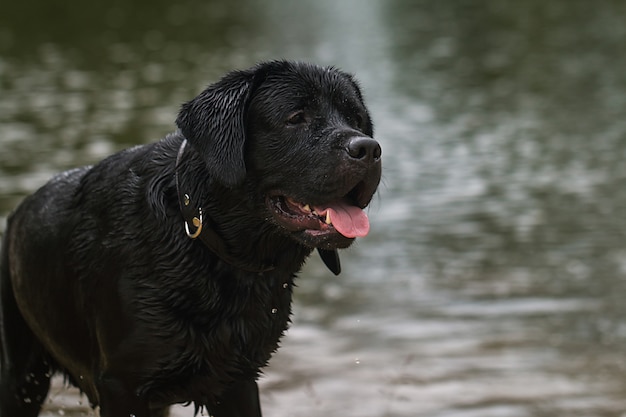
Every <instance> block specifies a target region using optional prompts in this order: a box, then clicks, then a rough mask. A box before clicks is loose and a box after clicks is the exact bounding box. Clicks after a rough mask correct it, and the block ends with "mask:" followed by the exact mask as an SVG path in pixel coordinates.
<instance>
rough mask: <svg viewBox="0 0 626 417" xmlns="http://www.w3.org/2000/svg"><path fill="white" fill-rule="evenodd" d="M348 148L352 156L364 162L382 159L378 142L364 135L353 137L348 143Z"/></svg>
mask: <svg viewBox="0 0 626 417" xmlns="http://www.w3.org/2000/svg"><path fill="white" fill-rule="evenodd" d="M346 150H347V151H348V155H350V157H351V158H353V159H358V160H362V161H364V162H376V161H378V160H379V159H380V155H381V153H382V150H381V148H380V145H379V144H378V142H376V141H375V140H374V139H372V138H368V137H364V136H356V137H353V138H351V139H350V140H349V141H348V144H347V145H346Z"/></svg>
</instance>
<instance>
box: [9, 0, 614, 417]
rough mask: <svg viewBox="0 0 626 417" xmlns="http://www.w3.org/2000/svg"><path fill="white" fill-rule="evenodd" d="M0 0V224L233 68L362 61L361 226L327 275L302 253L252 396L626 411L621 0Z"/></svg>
mask: <svg viewBox="0 0 626 417" xmlns="http://www.w3.org/2000/svg"><path fill="white" fill-rule="evenodd" d="M5 3H6V4H3V6H2V9H3V10H2V13H0V231H2V230H3V229H4V223H5V218H6V215H7V214H8V212H9V211H10V210H11V209H12V208H13V207H14V206H15V205H16V204H18V203H19V201H20V200H21V199H22V198H23V197H24V196H25V195H26V194H28V193H30V192H32V191H34V190H35V189H36V188H37V187H39V186H41V185H42V184H43V183H44V182H45V181H46V180H47V179H48V178H49V177H50V176H51V175H52V174H53V173H55V172H58V171H60V170H64V169H67V168H70V167H74V166H78V165H82V164H88V163H93V162H95V161H98V160H99V159H101V158H103V157H105V156H106V155H108V154H110V153H112V152H114V151H117V150H120V149H123V148H125V147H129V146H132V145H135V144H137V143H144V142H148V141H154V140H158V139H159V138H161V137H162V136H164V135H165V134H166V133H168V132H170V131H172V130H173V126H174V125H173V121H174V118H175V115H176V112H177V110H178V107H179V105H180V103H181V102H182V101H184V100H187V99H189V98H191V97H193V96H194V95H195V94H196V93H197V92H198V91H199V90H200V89H201V88H202V87H203V86H204V85H206V84H208V83H209V82H212V81H214V80H216V79H217V78H218V77H219V76H220V75H221V74H223V73H224V72H225V71H227V70H229V69H232V68H242V67H247V66H250V65H252V64H253V63H255V62H257V61H259V60H263V59H273V58H292V59H299V60H310V61H315V62H318V63H321V64H332V65H336V66H339V67H341V68H343V69H345V70H347V71H350V72H353V73H355V74H356V75H357V77H358V78H359V79H360V80H361V84H362V87H363V89H364V91H365V94H366V99H367V101H368V103H369V105H370V108H371V110H372V113H373V116H374V120H375V123H376V133H377V135H376V136H377V138H378V140H379V141H380V142H381V144H382V146H383V153H384V155H383V158H384V184H383V185H382V187H381V190H380V193H379V198H377V199H376V201H375V202H374V203H373V205H372V207H371V208H370V210H369V215H370V218H371V221H372V232H371V234H370V236H368V237H367V238H365V239H362V240H361V241H360V242H358V244H357V245H355V246H354V247H353V248H351V249H349V250H347V251H345V252H344V254H343V265H344V273H343V274H342V275H341V276H340V277H334V276H331V275H330V274H329V272H327V271H326V270H325V269H324V268H323V266H322V264H321V262H320V261H319V260H318V259H316V258H312V259H311V261H310V262H309V264H308V265H307V266H306V268H305V270H304V271H303V273H302V274H301V275H302V276H301V278H300V279H299V281H298V283H299V287H298V289H297V294H296V300H295V307H294V310H295V316H294V324H293V326H292V328H291V330H289V332H288V334H287V337H286V338H285V339H284V343H283V346H282V348H281V350H280V351H279V352H278V354H276V356H275V357H274V359H273V360H272V362H271V366H270V367H269V368H268V369H267V372H266V374H265V376H264V377H263V378H262V380H261V386H262V401H263V403H264V412H265V414H266V415H268V416H289V417H298V416H311V415H331V416H335V415H341V416H344V417H350V416H359V417H369V416H372V417H373V416H390V417H391V416H394V417H395V416H406V417H416V416H417V417H422V416H424V417H426V416H428V417H527V416H528V417H530V416H532V417H544V416H546V417H548V416H550V417H551V416H559V417H560V416H569V417H576V416H580V417H582V416H585V417H589V416H599V417H600V416H606V417H609V416H611V417H613V416H617V417H622V416H626V377H625V375H626V356H625V354H626V321H625V319H626V302H625V301H624V298H625V293H626V163H625V162H624V161H625V160H626V54H625V53H624V51H626V25H624V22H625V21H626V3H624V2H621V1H606V2H600V3H592V2H582V1H566V0H556V1H549V2H548V1H546V2H542V1H526V0H520V1H516V2H505V1H499V0H487V1H483V2H474V1H455V2H452V1H449V2H448V1H446V2H444V1H440V2H436V1H419V0H418V1H413V0H371V1H370V0H365V1H357V0H341V1H331V0H319V1H301V2H282V1H278V0H271V1H265V0H264V1H261V0H237V1H229V2H227V1H211V2H199V1H192V0H183V1H179V2H170V1H163V0H151V1H149V2H148V1H144V0H133V1H127V2H117V1H113V2H111V1H106V2H105V1H102V0H96V1H95V2H79V1H77V0H66V1H65V2H62V3H61V2H47V1H43V0H24V1H19V2H5ZM50 397H51V398H50V400H49V401H48V403H47V404H46V410H45V412H44V413H43V414H44V415H45V416H47V417H50V416H58V415H65V416H79V415H87V414H88V413H91V412H90V411H88V409H87V408H86V405H85V404H86V400H85V399H84V398H81V397H79V396H78V394H77V393H75V392H73V391H71V390H66V389H64V388H63V387H62V384H61V383H60V382H59V381H57V383H56V384H55V386H54V387H53V389H52V391H51V396H50ZM174 413H175V415H177V416H187V415H191V410H190V409H183V408H177V409H176V410H175V412H174ZM88 415H93V414H88Z"/></svg>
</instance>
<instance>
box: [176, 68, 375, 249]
mask: <svg viewBox="0 0 626 417" xmlns="http://www.w3.org/2000/svg"><path fill="white" fill-rule="evenodd" d="M176 123H177V125H178V127H179V128H180V130H181V132H182V134H183V135H184V136H185V137H186V138H187V139H188V140H189V142H190V143H191V144H192V146H193V147H194V148H195V149H196V150H197V151H198V152H199V153H200V154H201V155H202V156H203V158H204V160H205V162H206V166H207V170H208V172H209V174H210V176H211V178H212V180H213V181H216V182H218V183H219V184H221V185H222V186H224V187H227V188H230V189H238V188H244V189H247V190H250V189H253V190H254V192H253V193H254V194H255V197H254V199H255V202H256V204H257V207H256V210H257V212H258V215H259V217H261V218H263V219H264V221H270V222H272V223H273V224H274V225H275V226H276V228H277V229H278V230H279V231H280V232H281V233H282V234H286V235H288V236H290V237H292V238H293V239H295V240H296V241H298V242H299V243H301V244H304V245H306V246H308V247H312V248H318V249H322V250H333V249H336V248H342V247H347V246H349V245H350V243H351V242H352V241H353V240H354V238H356V237H361V236H365V235H366V234H367V233H368V231H369V221H368V218H367V215H366V214H365V213H364V212H363V209H364V208H365V207H366V206H367V205H368V204H369V202H370V200H371V199H372V196H373V195H374V192H375V191H376V188H377V186H378V183H379V181H380V175H381V160H380V157H381V148H380V146H379V144H378V142H376V141H375V140H374V139H373V138H372V135H373V127H372V121H371V119H370V115H369V113H368V111H367V108H366V107H365V104H364V102H363V97H362V95H361V92H360V89H359V87H358V85H357V84H356V82H355V80H354V79H353V78H352V76H350V75H348V74H346V73H344V72H342V71H339V70H337V69H334V68H322V67H317V66H313V65H309V64H302V63H292V62H286V61H274V62H269V63H264V64H260V65H258V66H256V67H254V68H252V69H249V70H246V71H235V72H232V73H230V74H228V75H226V76H225V77H224V78H223V79H222V80H220V81H219V82H217V83H215V84H213V85H211V86H209V87H208V88H207V89H206V90H205V91H203V92H202V93H201V94H200V95H199V96H198V97H196V98H195V99H193V100H191V101H190V102H188V103H186V104H184V105H183V107H182V110H181V112H180V114H179V116H178V119H177V121H176Z"/></svg>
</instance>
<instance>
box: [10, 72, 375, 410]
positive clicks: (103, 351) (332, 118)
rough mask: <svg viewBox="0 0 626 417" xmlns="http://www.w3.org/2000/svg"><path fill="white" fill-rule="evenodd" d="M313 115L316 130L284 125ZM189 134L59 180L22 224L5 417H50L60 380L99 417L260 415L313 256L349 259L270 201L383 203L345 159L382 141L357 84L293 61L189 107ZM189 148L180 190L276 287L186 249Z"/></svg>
mask: <svg viewBox="0 0 626 417" xmlns="http://www.w3.org/2000/svg"><path fill="white" fill-rule="evenodd" d="M298 109H304V120H298V119H297V118H296V119H295V120H293V119H291V121H290V122H288V123H286V122H285V121H286V120H290V119H289V117H290V115H292V114H293V112H294V111H297V110H298ZM177 125H178V127H179V129H180V130H179V131H178V132H176V133H174V134H171V135H169V136H167V137H166V138H165V139H163V140H162V141H160V142H157V143H154V144H147V145H143V146H138V147H135V148H132V149H128V150H125V151H123V152H120V153H117V154H115V155H113V156H111V157H109V158H107V159H105V160H104V161H102V162H100V163H98V164H96V165H94V166H92V167H83V168H78V169H75V170H72V171H68V172H64V173H61V174H59V175H58V176H56V177H55V178H53V179H52V180H51V181H50V182H49V183H48V184H46V185H45V186H44V187H42V188H41V189H39V190H38V191H37V192H36V193H34V194H33V195H31V196H29V197H28V198H26V199H25V200H24V202H23V203H22V204H21V205H20V207H19V208H18V209H16V211H15V212H14V213H13V214H12V215H11V216H10V218H9V221H8V226H7V230H6V233H5V236H4V241H3V244H2V258H1V265H0V268H1V269H0V274H1V276H0V303H1V309H0V417H34V416H37V415H38V413H39V409H40V404H41V403H42V401H43V400H44V399H45V397H46V395H47V391H48V387H49V380H50V375H51V374H52V373H53V372H57V371H59V372H63V373H65V374H66V375H67V376H68V378H69V379H70V380H71V381H72V382H73V383H74V384H75V385H77V386H78V387H80V389H81V390H82V391H84V392H85V393H86V394H87V395H88V397H89V399H90V401H91V402H92V404H93V405H100V408H101V415H102V417H120V416H128V415H131V414H132V415H135V416H137V417H148V416H164V415H167V406H169V405H170V404H173V403H184V402H194V403H195V404H196V406H197V407H199V406H205V407H207V409H208V410H209V412H210V413H211V415H213V416H216V417H233V416H260V415H261V412H260V407H259V400H258V389H257V385H256V378H257V377H258V374H259V369H260V368H262V367H263V366H264V365H266V363H267V361H268V360H269V358H270V356H271V354H272V353H273V352H274V351H275V350H276V348H277V347H278V343H279V339H280V337H281V336H282V335H283V332H284V331H285V329H286V328H287V326H288V322H289V316H290V312H291V307H290V304H291V296H292V288H293V279H294V275H295V273H296V272H297V271H298V270H299V269H300V268H301V267H302V265H303V263H304V261H305V258H306V257H307V256H308V255H309V254H310V253H311V251H312V250H313V249H314V247H325V248H335V247H343V246H347V245H348V244H349V243H350V242H349V241H345V239H344V240H341V239H339V240H336V241H335V240H332V239H331V240H330V241H319V242H317V241H313V240H311V239H310V238H307V237H305V236H295V235H294V234H293V233H291V232H288V231H285V230H284V229H283V228H281V227H280V226H279V225H277V224H276V222H275V221H274V220H273V218H272V216H271V213H270V212H269V210H268V208H267V205H266V197H267V193H268V192H270V191H276V190H279V191H281V192H285V193H288V195H291V196H293V197H294V198H296V199H298V200H299V201H310V202H312V203H315V202H322V201H329V200H331V199H333V198H337V197H340V196H341V195H344V194H345V193H346V192H347V191H348V189H349V188H350V187H352V186H353V185H354V184H353V182H354V178H357V176H358V177H359V178H361V177H363V178H366V177H367V178H366V180H365V182H367V183H368V184H369V189H370V190H369V191H367V192H369V193H370V194H371V193H373V192H374V189H375V187H376V185H377V183H378V179H376V178H375V177H376V175H378V176H379V175H380V171H379V170H380V168H379V167H378V168H377V169H373V170H372V169H369V170H365V171H364V170H363V169H362V168H359V167H356V166H354V167H353V166H352V165H350V164H349V163H348V162H345V161H344V159H345V157H344V156H342V152H343V151H342V150H341V149H342V146H343V145H342V143H344V142H345V140H346V138H348V137H351V136H354V135H362V136H371V135H372V124H371V121H370V118H369V115H368V112H367V110H366V108H365V106H364V104H363V101H362V97H361V93H360V92H359V88H358V86H357V85H356V84H355V82H354V80H353V79H352V77H351V76H349V75H347V74H345V73H343V72H340V71H338V70H335V69H332V68H319V67H315V66H311V65H307V64H295V63H289V62H282V61H281V62H270V63H265V64H260V65H258V66H256V67H254V68H252V69H250V70H247V71H236V72H233V73H230V74H228V75H227V76H226V77H224V78H223V79H222V80H221V81H219V82H217V83H216V84H213V85H211V86H209V87H208V88H207V89H206V90H205V91H203V92H202V93H201V94H200V95H199V96H198V97H196V98H195V99H194V100H191V101H190V102H188V103H186V104H184V105H183V107H182V110H181V112H180V114H179V117H178V119H177ZM183 136H184V137H186V138H187V139H188V140H189V142H190V144H191V147H188V148H189V149H188V151H187V152H185V154H184V155H183V159H182V161H181V165H180V167H179V176H180V182H181V188H184V189H185V190H188V191H189V193H190V194H191V195H192V196H193V197H194V198H197V199H199V200H200V201H201V202H202V206H203V210H204V211H205V213H206V215H207V216H208V217H210V219H211V220H212V222H213V224H215V225H217V226H216V227H217V229H218V230H216V231H217V232H218V234H219V235H220V236H222V238H223V240H224V242H225V243H226V245H227V246H228V249H229V251H230V252H231V254H232V255H233V256H234V257H235V258H238V259H245V260H247V261H249V262H252V263H259V264H271V265H274V266H275V269H274V270H272V271H270V272H266V273H263V274H258V273H253V272H246V271H244V270H242V269H240V268H237V267H236V266H232V265H230V264H227V263H225V262H223V261H222V260H220V258H219V257H217V256H216V255H215V254H214V253H212V252H210V251H209V250H207V248H206V247H205V246H204V245H203V244H202V243H201V242H200V241H199V240H192V239H189V238H188V237H187V236H186V235H185V234H184V232H183V219H182V217H181V212H180V209H179V202H178V195H177V191H176V187H175V182H174V174H175V169H176V166H175V164H176V156H177V152H178V149H179V147H180V144H181V142H182V140H183ZM377 173H378V174H377ZM350 181H352V182H350ZM342 193H343V194H342ZM370 197H371V196H370ZM365 198H367V197H365ZM366 202H367V201H366Z"/></svg>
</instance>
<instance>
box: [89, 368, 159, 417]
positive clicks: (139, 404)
mask: <svg viewBox="0 0 626 417" xmlns="http://www.w3.org/2000/svg"><path fill="white" fill-rule="evenodd" d="M127 380H128V378H123V377H122V378H118V377H116V376H113V375H110V374H105V375H103V376H101V377H100V379H99V381H98V383H97V388H98V395H99V397H100V404H99V405H100V417H120V416H123V417H152V416H153V414H152V411H151V409H150V405H149V402H148V400H147V399H146V398H144V397H141V396H137V395H135V389H134V387H132V386H129V385H128V383H126V382H125V381H127ZM156 416H157V417H160V415H159V414H156Z"/></svg>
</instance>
